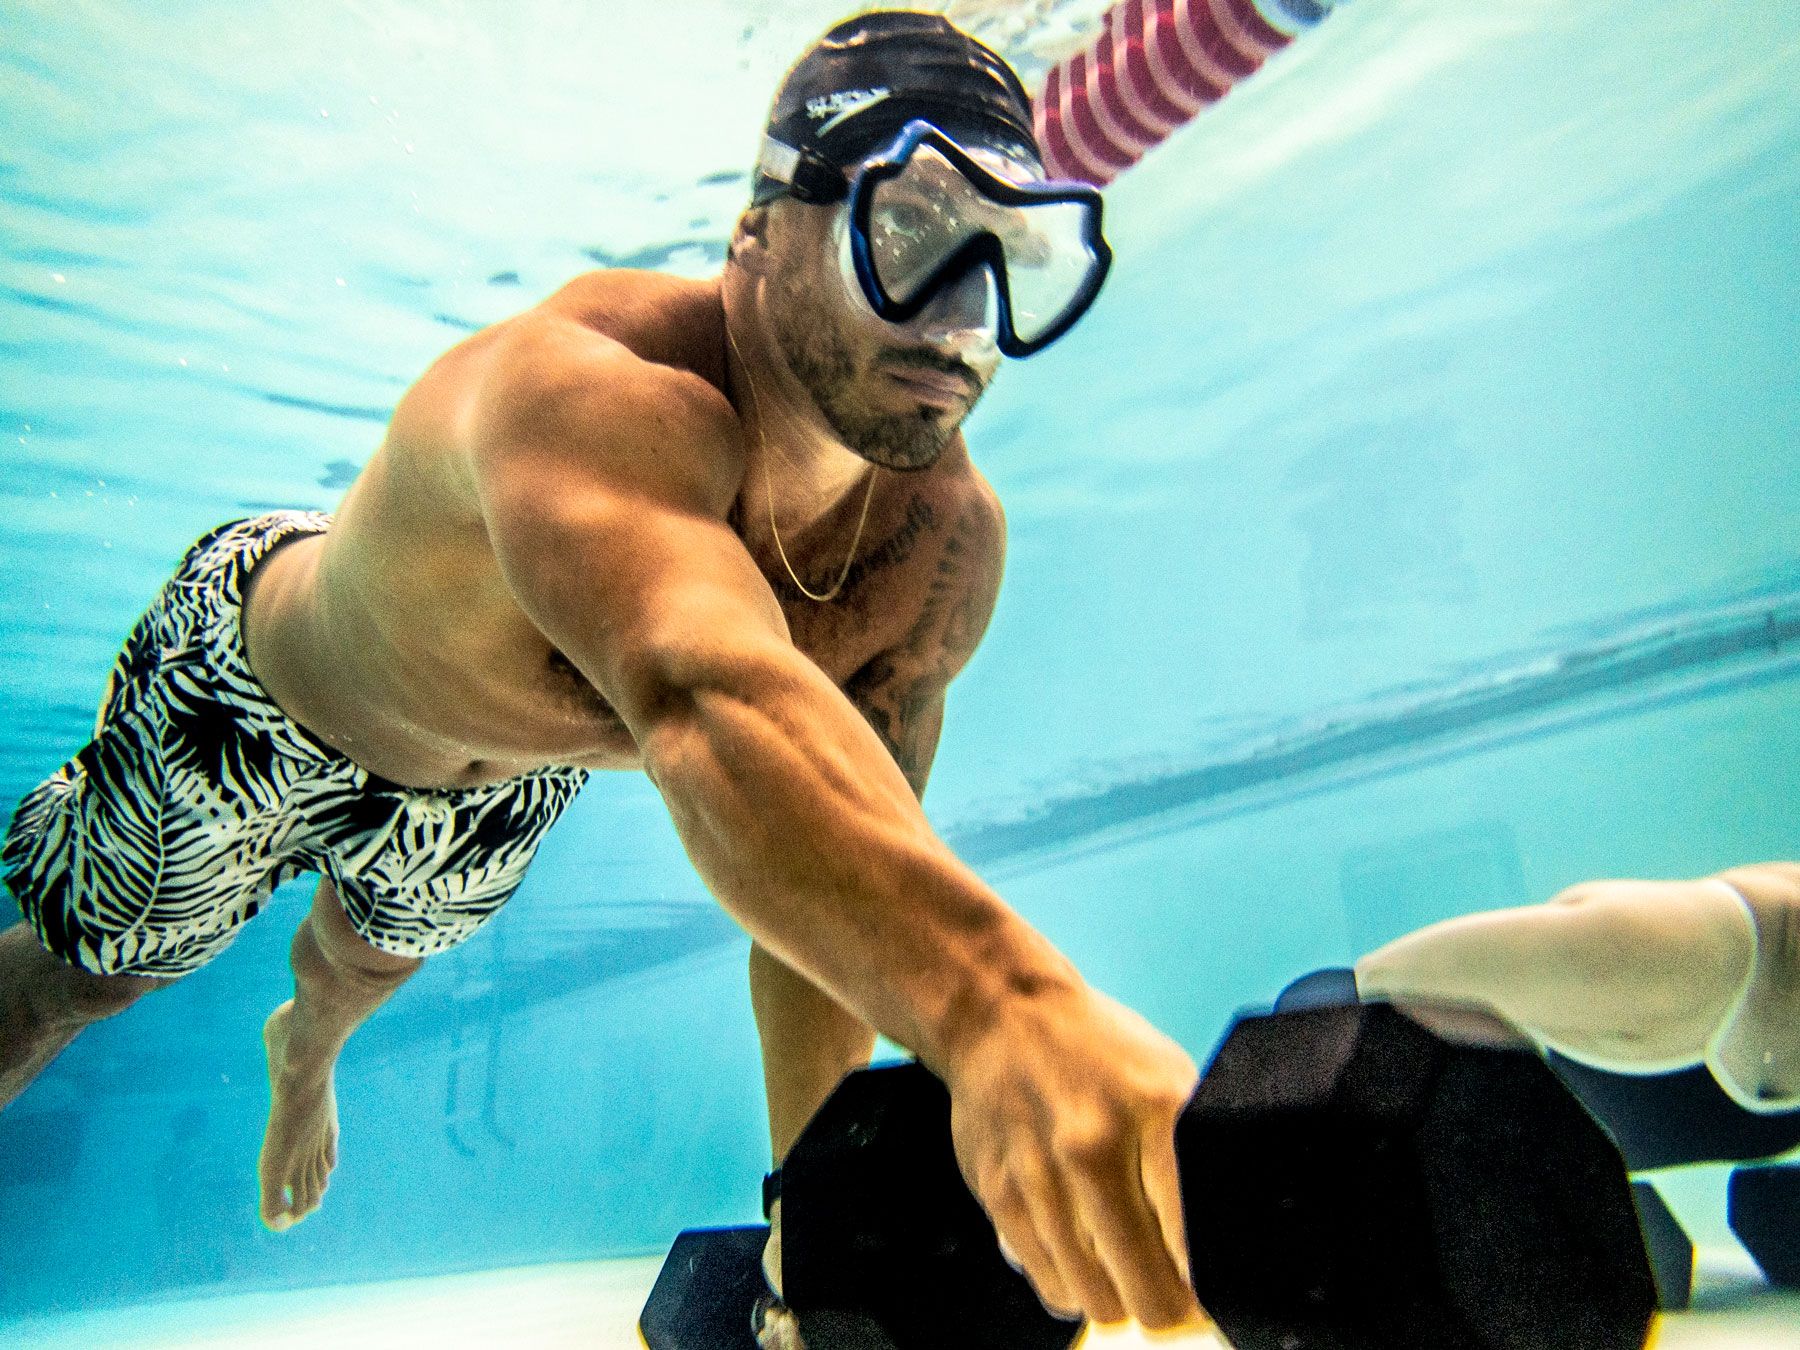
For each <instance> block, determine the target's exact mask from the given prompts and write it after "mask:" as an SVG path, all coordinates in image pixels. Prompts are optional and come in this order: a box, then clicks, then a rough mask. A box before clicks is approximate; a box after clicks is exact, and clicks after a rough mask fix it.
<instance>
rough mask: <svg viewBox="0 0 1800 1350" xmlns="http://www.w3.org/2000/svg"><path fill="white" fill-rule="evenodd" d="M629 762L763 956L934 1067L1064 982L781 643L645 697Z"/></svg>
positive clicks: (1073, 981) (885, 758)
mask: <svg viewBox="0 0 1800 1350" xmlns="http://www.w3.org/2000/svg"><path fill="white" fill-rule="evenodd" d="M639 744H640V746H641V747H642V749H643V751H644V756H645V765H646V768H647V770H648V771H649V773H650V775H651V777H652V778H653V779H654V780H655V781H656V784H657V786H658V788H659V789H660V790H661V792H662V794H663V796H664V799H665V801H666V802H667V803H668V806H669V809H670V814H671V815H672V817H673V818H674V821H675V824H676V827H677V829H678V830H679V831H680V833H681V836H682V841H683V843H684V844H685V845H686V846H687V849H688V853H689V855H690V856H691V857H692V859H693V860H694V863H695V865H696V867H697V868H698V869H699V871H700V873H701V875H702V876H703V877H704V878H705V880H706V882H707V884H708V885H709V886H710V887H711V889H712V890H713V892H714V894H715V895H716V896H717V897H718V899H719V900H720V902H721V903H722V904H723V905H724V906H725V907H726V909H727V910H728V911H730V912H731V913H732V915H733V916H734V917H736V918H737V919H738V921H739V922H740V923H742V924H743V925H744V927H745V928H746V929H748V930H749V931H750V933H751V934H752V936H754V937H755V938H756V939H757V941H758V942H759V943H760V944H762V946H764V947H765V948H767V950H768V951H769V952H770V953H771V954H773V955H774V956H776V957H778V958H779V959H780V960H781V961H783V962H785V963H787V964H788V965H790V966H792V967H793V968H794V969H795V970H796V971H798V972H799V973H800V974H802V975H804V976H805V977H806V978H807V979H809V980H810V981H812V982H813V983H814V984H816V985H817V986H819V988H820V989H822V990H823V991H825V992H826V993H828V994H830V995H831V996H832V997H833V998H835V999H837V1000H838V1001H839V1002H840V1003H841V1004H843V1005H844V1006H845V1007H846V1008H848V1009H851V1010H853V1011H854V1012H855V1013H856V1014H857V1015H858V1016H859V1017H861V1018H862V1019H863V1020H864V1021H865V1022H866V1023H867V1024H868V1025H869V1026H871V1027H873V1028H875V1029H877V1030H879V1031H881V1032H883V1033H885V1034H886V1035H887V1036H889V1037H890V1038H891V1039H893V1040H895V1041H897V1042H899V1043H900V1044H902V1045H905V1046H906V1047H907V1048H909V1049H911V1050H913V1051H914V1052H915V1053H917V1054H918V1055H920V1057H921V1058H922V1059H924V1060H925V1061H926V1063H928V1064H931V1065H933V1066H934V1067H938V1068H940V1069H941V1068H942V1067H943V1066H944V1065H946V1064H947V1063H948V1062H949V1060H950V1058H951V1057H952V1056H953V1055H954V1053H955V1050H956V1047H957V1045H958V1043H959V1042H961V1041H963V1040H965V1039H967V1038H968V1037H970V1036H973V1035H975V1034H978V1033H979V1031H980V1030H982V1029H983V1028H984V1027H985V1026H986V1025H988V1024H989V1022H990V1021H991V1020H992V1018H993V1017H994V1016H995V1015H996V1013H997V1011H998V1010H999V1009H1000V1008H1002V1007H1003V1006H1005V1005H1006V1004H1008V1003H1009V1002H1010V1001H1011V1000H1013V999H1014V998H1016V997H1017V996H1019V995H1021V994H1031V993H1045V994H1050V993H1054V992H1056V991H1057V990H1059V989H1066V988H1075V987H1078V986H1079V983H1080V981H1079V977H1078V976H1077V975H1076V974H1075V972H1074V970H1073V968H1072V967H1071V966H1070V965H1069V963H1068V962H1067V961H1066V960H1065V959H1064V958H1063V957H1062V956H1061V955H1060V954H1058V953H1057V952H1056V951H1055V949H1054V948H1052V947H1051V946H1050V944H1049V943H1048V942H1047V941H1046V940H1045V939H1044V938H1043V937H1042V936H1041V935H1039V934H1038V933H1037V932H1035V931H1034V930H1033V929H1032V928H1031V927H1030V926H1029V925H1028V924H1026V923H1025V922H1024V921H1023V920H1022V919H1021V918H1020V917H1019V916H1018V915H1017V914H1015V913H1014V912H1013V911H1012V910H1011V909H1009V908H1008V907H1007V906H1006V905H1005V904H1004V902H1002V901H1001V900H1000V898H999V897H998V896H997V895H995V894H994V893H993V892H992V891H991V890H990V889H989V888H988V887H987V886H986V885H984V884H983V883H982V882H981V881H980V879H979V878H977V877H976V876H975V875H974V873H973V872H971V871H970V870H969V869H968V868H967V867H965V866H964V865H963V864H962V863H961V862H960V861H958V860H957V859H956V857H955V856H954V855H953V854H952V853H951V852H950V851H949V849H948V848H946V847H945V846H944V844H943V843H942V842H941V841H940V840H939V839H938V838H937V837H936V836H935V835H934V834H933V833H932V831H931V828H930V826H929V825H928V824H927V822H926V820H925V816H924V813H923V811H922V810H921V809H920V807H919V805H918V802H917V800H916V799H915V798H914V796H913V792H912V790H911V788H910V786H909V785H908V783H907V781H906V779H905V777H904V776H903V775H902V774H901V773H900V771H899V769H898V768H897V767H896V766H895V764H894V762H893V760H892V758H891V757H890V755H889V754H888V752H887V751H886V749H885V748H884V747H883V746H882V744H881V742H880V740H879V739H878V738H877V737H876V736H875V734H874V733H873V732H872V731H871V730H870V728H869V727H868V725H867V723H866V722H865V721H864V720H863V719H862V717H861V716H860V715H859V714H858V713H857V712H856V711H855V709H854V708H853V707H852V706H851V705H850V703H849V702H848V701H847V700H846V699H845V698H844V697H843V695H842V694H841V693H839V691H838V690H837V689H835V688H834V687H833V686H832V685H831V683H830V682H829V681H828V680H827V679H826V678H825V677H824V676H823V674H821V673H820V672H819V671H818V670H817V668H816V667H814V666H813V665H812V664H811V663H810V662H808V661H806V660H805V658H804V657H801V656H799V655H798V654H797V653H794V654H792V655H791V656H789V655H788V654H787V653H785V652H782V651H779V650H772V651H768V652H761V653H745V654H742V655H740V656H738V657H736V658H734V659H733V660H732V661H731V662H729V663H718V662H715V663H710V668H709V669H708V670H706V672H705V673H704V675H703V676H702V677H699V678H689V679H686V680H683V681H681V682H680V685H679V688H678V692H675V693H670V692H668V691H665V692H664V693H663V694H662V695H661V696H660V697H659V698H658V700H657V713H656V715H655V716H654V717H653V718H652V719H651V724H650V725H649V726H648V727H646V728H645V729H644V730H642V731H640V733H639Z"/></svg>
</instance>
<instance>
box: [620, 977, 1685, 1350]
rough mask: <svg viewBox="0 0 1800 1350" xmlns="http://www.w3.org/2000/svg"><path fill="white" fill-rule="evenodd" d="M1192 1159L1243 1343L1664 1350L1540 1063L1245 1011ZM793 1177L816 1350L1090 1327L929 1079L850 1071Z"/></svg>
mask: <svg viewBox="0 0 1800 1350" xmlns="http://www.w3.org/2000/svg"><path fill="white" fill-rule="evenodd" d="M1176 1145H1177V1152H1178V1155H1179V1159H1180V1165H1181V1174H1182V1187H1183V1201H1184V1205H1185V1207H1186V1211H1187V1221H1188V1241H1189V1246H1190V1252H1191V1256H1192V1274H1193V1278H1194V1283H1195V1288H1196V1290H1197V1291H1198V1293H1199V1295H1200V1300H1201V1302H1202V1304H1203V1305H1204V1306H1205V1307H1206V1309H1207V1311H1208V1312H1209V1313H1210V1314H1211V1315H1212V1316H1213V1317H1214V1318H1215V1319H1216V1320H1217V1321H1218V1323H1219V1325H1220V1328H1221V1329H1222V1330H1223V1331H1224V1333H1225V1335H1226V1336H1227V1337H1228V1338H1229V1339H1230V1341H1231V1343H1232V1344H1233V1345H1234V1346H1235V1347H1237V1350H1377V1348H1379V1350H1427V1348H1429V1350H1576V1348H1577V1347H1579V1350H1641V1347H1642V1346H1643V1345H1644V1343H1645V1340H1646V1338H1647V1335H1648V1331H1649V1326H1650V1322H1651V1319H1652V1317H1653V1315H1654V1310H1655V1305H1656V1287H1655V1284H1654V1281H1653V1279H1652V1275H1651V1271H1650V1267H1649V1262H1648V1259H1647V1257H1646V1254H1645V1249H1644V1241H1643V1237H1642V1234H1641V1232H1640V1230H1639V1224H1638V1217H1637V1213H1636V1211H1635V1209H1634V1208H1633V1205H1632V1197H1631V1191H1630V1187H1629V1183H1628V1182H1627V1180H1626V1176H1625V1171H1624V1167H1623V1164H1622V1162H1621V1160H1620V1158H1619V1155H1618V1151H1617V1149H1616V1148H1614V1147H1613V1145H1612V1143H1611V1141H1610V1140H1609V1139H1608V1138H1607V1136H1606V1135H1605V1133H1604V1132H1603V1131H1602V1130H1601V1129H1600V1128H1599V1127H1598V1126H1597V1125H1596V1124H1595V1123H1594V1121H1593V1120H1592V1118H1591V1117H1590V1116H1589V1115H1588V1114H1587V1113H1586V1112H1585V1111H1584V1110H1583V1109H1582V1108H1581V1107H1580V1105H1579V1104H1578V1103H1577V1102H1576V1101H1575V1100H1574V1099H1573V1098H1572V1097H1571V1096H1570V1095H1569V1093H1568V1092H1567V1091H1566V1090H1565V1089H1564V1088H1563V1087H1562V1086H1561V1084H1560V1083H1558V1082H1557V1080H1556V1078H1555V1077H1554V1075H1553V1074H1551V1072H1550V1071H1549V1069H1548V1068H1547V1067H1546V1066H1545V1065H1544V1064H1543V1062H1542V1061H1541V1060H1540V1059H1538V1058H1537V1057H1536V1056H1535V1055H1532V1054H1530V1053H1527V1052H1524V1051H1519V1050H1496V1049H1492V1048H1485V1047H1473V1046H1461V1045H1452V1044H1450V1043H1448V1042H1445V1041H1443V1040H1441V1039H1440V1038H1438V1037H1436V1036H1433V1035H1432V1034H1431V1033H1430V1032H1428V1031H1426V1030H1424V1029H1423V1028H1422V1027H1419V1026H1418V1025H1417V1024H1415V1023H1413V1022H1412V1021H1410V1020H1409V1019H1407V1018H1405V1017H1404V1016H1402V1015H1401V1014H1400V1013H1398V1012H1396V1011H1394V1010H1393V1009H1392V1008H1389V1007H1387V1006H1386V1005H1383V1004H1369V1005H1353V1006H1342V1007H1315V1008H1311V1009H1308V1010H1305V1011H1296V1012H1288V1013H1283V1014H1279V1015H1274V1016H1249V1017H1244V1018H1241V1019H1239V1020H1238V1022H1237V1023H1236V1024H1235V1025H1234V1026H1233V1027H1232V1029H1231V1031H1230V1033H1229V1034H1228V1035H1227V1037H1226V1039H1225V1041H1224V1042H1223V1043H1222V1045H1221V1046H1220V1048H1219V1050H1218V1052H1217V1053H1216V1054H1215V1056H1214V1058H1213V1060H1212V1063H1211V1065H1210V1066H1209V1068H1208V1069H1207V1072H1206V1074H1205V1076H1204V1077H1203V1079H1202V1080H1201V1083H1200V1087H1199V1089H1198V1090H1197V1091H1196V1093H1195V1095H1194V1098H1193V1100H1192V1101H1191V1102H1190V1103H1189V1105H1188V1106H1187V1108H1186V1110H1185V1111H1184V1112H1183V1114H1182V1116H1181V1119H1180V1121H1179V1123H1178V1125H1177V1130H1176ZM782 1185H783V1277H784V1291H783V1292H784V1293H785V1294H786V1296H787V1301H788V1303H789V1305H790V1306H791V1307H792V1308H793V1310H794V1312H795V1314H796V1316H797V1318H798V1322H799V1326H800V1329H801V1332H802V1335H803V1336H804V1338H805V1340H806V1343H807V1346H808V1350H869V1348H870V1347H876V1348H878V1350H977V1347H979V1348H980V1350H992V1348H993V1347H1001V1346H1003V1347H1006V1350H1040V1348H1041V1350H1066V1347H1067V1346H1069V1345H1070V1344H1072V1343H1073V1341H1074V1340H1075V1338H1076V1336H1077V1335H1078V1334H1079V1332H1080V1330H1081V1328H1080V1326H1079V1325H1078V1324H1075V1323H1070V1322H1064V1321H1060V1320H1059V1319H1056V1318H1053V1317H1050V1315H1049V1314H1048V1313H1046V1312H1045V1311H1044V1310H1043V1308H1042V1307H1041V1305H1039V1304H1038V1303H1037V1301H1036V1299H1035V1298H1034V1297H1033V1296H1032V1294H1031V1292H1030V1289H1029V1286H1028V1285H1027V1284H1026V1283H1025V1281H1024V1280H1023V1278H1022V1277H1020V1276H1019V1275H1018V1274H1017V1273H1016V1272H1014V1271H1013V1270H1012V1269H1011V1268H1010V1267H1009V1266H1008V1265H1007V1264H1006V1262H1005V1261H1004V1260H1003V1258H1002V1257H1001V1255H1000V1252H999V1249H998V1245H997V1242H996V1239H995V1237H994V1232H993V1228H992V1226H991V1225H990V1224H988V1222H987V1220H986V1218H985V1216H984V1215H983V1214H982V1213H981V1210H980V1208H979V1206H978V1205H977V1204H976V1203H975V1201H974V1198H973V1197H972V1196H971V1195H970V1194H969V1193H968V1190H967V1188H966V1187H965V1186H964V1185H963V1183H962V1181H961V1177H960V1174H959V1172H958V1170H957V1165H956V1160H955V1156H954V1153H953V1150H952V1146H951V1137H950V1107H949V1098H948V1094H947V1093H946V1092H945V1090H944V1089H943V1087H942V1085H941V1084H939V1083H938V1082H937V1081H936V1080H935V1079H934V1078H932V1077H931V1076H930V1075H929V1074H928V1073H927V1072H926V1071H925V1070H924V1069H922V1068H920V1067H918V1066H916V1065H911V1066H902V1067H899V1068H888V1069H879V1070H866V1071H863V1072H861V1073H858V1074H853V1075H851V1077H850V1078H849V1079H847V1080H846V1081H845V1083H844V1084H843V1086H842V1087H840V1088H839V1090H838V1092H837V1093H836V1094H835V1095H834V1096H833V1097H832V1099H831V1100H830V1101H828V1102H827V1103H826V1104H825V1106H824V1107H823V1108H822V1109H821V1110H820V1112H819V1114H818V1115H817V1116H816V1117H815V1118H814V1120H813V1121H812V1122H811V1123H810V1124H809V1125H808V1126H807V1129H806V1131H805V1132H804V1133H803V1134H802V1136H801V1138H800V1140H799V1142H798V1143H796V1145H795V1147H794V1149H793V1150H792V1152H791V1153H790V1155H789V1157H788V1159H787V1162H786V1165H785V1167H784V1168H783V1183H782ZM673 1261H674V1258H673V1257H672V1258H671V1264H673ZM661 1287H662V1286H661V1284H660V1283H659V1289H660V1288H661ZM653 1302H654V1299H653ZM649 1315H650V1310H648V1309H647V1310H646V1321H647V1322H648V1320H649ZM738 1317H739V1323H740V1324H747V1320H748V1310H747V1308H745V1309H743V1310H742V1311H741V1312H740V1313H739V1314H738ZM651 1344H652V1346H653V1347H654V1350H688V1347H689V1346H697V1345H699V1344H700V1342H692V1341H688V1342H683V1341H676V1340H667V1341H664V1342H662V1343H661V1344H658V1343H657V1342H655V1341H651ZM709 1350H710V1347H709Z"/></svg>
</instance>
